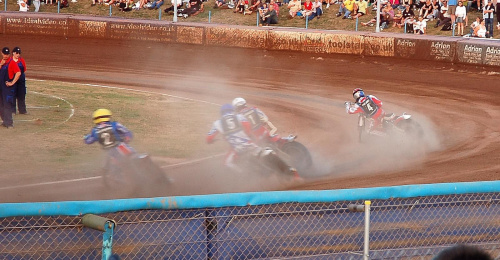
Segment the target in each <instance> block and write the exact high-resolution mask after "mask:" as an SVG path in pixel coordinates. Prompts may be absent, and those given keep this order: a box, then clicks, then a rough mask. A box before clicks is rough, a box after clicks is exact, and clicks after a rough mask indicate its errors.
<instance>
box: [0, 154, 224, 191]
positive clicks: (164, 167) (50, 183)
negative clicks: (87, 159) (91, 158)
mask: <svg viewBox="0 0 500 260" xmlns="http://www.w3.org/2000/svg"><path fill="white" fill-rule="evenodd" d="M223 155H225V154H224V153H221V154H216V155H212V156H207V157H203V158H200V159H196V160H192V161H187V162H182V163H176V164H170V165H164V166H162V167H161V168H163V169H169V168H176V167H180V166H184V165H190V164H195V163H200V162H202V161H206V160H210V159H213V158H216V157H220V156H223ZM98 179H102V176H94V177H88V178H79V179H71V180H63V181H51V182H41V183H33V184H25V185H17V186H10V187H3V188H0V191H3V190H10V189H20V188H31V187H37V186H44V185H54V184H63V183H71V182H79V181H90V180H98Z"/></svg>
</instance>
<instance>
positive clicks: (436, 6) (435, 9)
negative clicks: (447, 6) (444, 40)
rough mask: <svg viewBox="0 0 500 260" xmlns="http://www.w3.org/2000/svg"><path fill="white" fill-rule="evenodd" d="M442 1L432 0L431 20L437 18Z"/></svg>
mask: <svg viewBox="0 0 500 260" xmlns="http://www.w3.org/2000/svg"><path fill="white" fill-rule="evenodd" d="M441 5H442V2H441V1H440V0H432V17H431V18H430V19H431V21H432V20H434V19H438V18H439V10H441Z"/></svg>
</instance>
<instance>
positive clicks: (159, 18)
mask: <svg viewBox="0 0 500 260" xmlns="http://www.w3.org/2000/svg"><path fill="white" fill-rule="evenodd" d="M158 20H160V21H161V8H158Z"/></svg>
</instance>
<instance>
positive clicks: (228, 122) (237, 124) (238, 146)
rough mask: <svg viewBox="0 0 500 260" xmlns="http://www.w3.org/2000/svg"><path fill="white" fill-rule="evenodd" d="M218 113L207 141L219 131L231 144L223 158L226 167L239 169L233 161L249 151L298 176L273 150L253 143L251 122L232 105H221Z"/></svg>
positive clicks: (266, 161)
mask: <svg viewBox="0 0 500 260" xmlns="http://www.w3.org/2000/svg"><path fill="white" fill-rule="evenodd" d="M220 113H221V118H220V119H219V120H217V121H215V122H214V123H213V126H212V129H211V130H210V132H209V133H208V136H207V143H209V144H210V143H213V142H214V140H215V138H216V136H217V135H218V134H219V133H221V134H222V135H224V138H225V139H226V141H227V142H228V143H229V144H230V145H231V150H230V151H229V153H228V154H227V155H226V158H225V160H224V164H225V165H226V166H227V167H229V168H231V169H234V170H236V171H241V169H240V168H239V167H238V166H237V165H236V164H235V162H236V160H237V159H238V157H239V156H241V155H243V154H245V153H250V154H251V155H252V156H255V157H257V159H258V160H260V161H262V162H263V163H271V164H273V163H274V164H276V166H278V167H279V168H280V170H281V171H282V172H289V173H291V174H292V175H294V176H295V177H298V174H297V170H296V169H295V168H293V167H290V166H289V165H287V164H286V163H285V162H284V161H283V160H282V159H281V158H279V157H278V156H277V155H276V154H275V152H274V151H273V150H271V149H269V148H261V147H259V146H257V145H256V144H255V143H254V141H253V140H252V132H251V127H252V125H251V123H250V122H249V121H248V120H247V119H246V118H245V117H244V116H243V115H241V114H237V113H235V111H234V107H233V105H231V104H224V105H222V107H221V109H220Z"/></svg>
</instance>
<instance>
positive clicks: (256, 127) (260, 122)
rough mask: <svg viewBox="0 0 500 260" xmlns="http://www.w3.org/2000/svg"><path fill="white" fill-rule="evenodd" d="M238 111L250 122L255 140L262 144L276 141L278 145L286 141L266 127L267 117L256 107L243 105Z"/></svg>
mask: <svg viewBox="0 0 500 260" xmlns="http://www.w3.org/2000/svg"><path fill="white" fill-rule="evenodd" d="M238 113H240V114H242V115H243V116H245V118H246V119H247V120H248V122H249V123H250V124H251V129H252V134H253V135H254V136H255V138H256V139H257V142H259V143H261V144H264V145H265V144H266V143H278V145H282V144H283V143H285V142H286V140H284V139H282V138H281V137H280V136H279V135H277V134H273V133H272V131H270V130H269V128H268V127H267V125H268V123H269V118H268V117H267V116H266V114H264V112H262V110H260V109H258V108H256V107H247V106H245V107H244V108H242V109H241V110H240V111H239V112H238Z"/></svg>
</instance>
